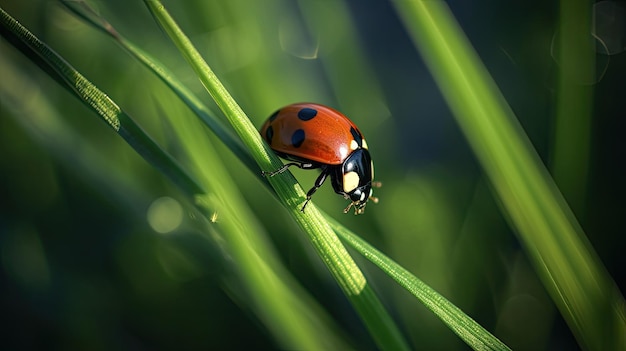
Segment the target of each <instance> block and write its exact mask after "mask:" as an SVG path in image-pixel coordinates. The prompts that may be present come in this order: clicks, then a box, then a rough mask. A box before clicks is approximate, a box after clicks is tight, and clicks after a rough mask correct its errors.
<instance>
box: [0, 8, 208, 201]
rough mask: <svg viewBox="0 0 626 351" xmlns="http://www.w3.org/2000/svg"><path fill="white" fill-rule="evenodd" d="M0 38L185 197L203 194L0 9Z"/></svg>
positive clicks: (170, 160) (89, 86)
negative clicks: (186, 194) (59, 85)
mask: <svg viewBox="0 0 626 351" xmlns="http://www.w3.org/2000/svg"><path fill="white" fill-rule="evenodd" d="M0 35H2V36H3V37H5V38H6V39H7V40H8V41H9V42H11V43H13V45H15V47H17V48H18V49H19V50H20V51H22V53H24V55H26V56H27V57H28V58H30V59H31V60H32V61H33V62H35V63H36V64H37V65H39V67H41V68H42V69H43V70H44V71H46V72H48V73H49V74H50V75H51V76H52V77H53V78H54V79H55V80H56V81H58V82H59V83H60V84H61V85H62V86H63V87H64V88H66V89H68V90H69V91H70V92H72V93H73V94H74V95H76V96H77V97H78V98H79V99H80V100H82V101H83V102H84V103H85V104H86V105H87V106H89V108H91V109H92V110H93V111H94V112H96V114H97V115H98V116H99V117H100V118H101V119H102V120H103V121H104V122H105V123H106V124H107V125H108V126H109V127H111V128H113V130H115V132H117V133H118V134H119V135H120V136H121V137H122V138H124V140H126V142H128V144H129V145H130V146H131V147H132V148H133V149H135V151H137V153H139V154H140V155H141V156H142V157H143V158H144V159H146V161H148V162H149V163H150V164H151V165H153V166H154V167H155V168H157V169H159V170H160V171H161V172H163V173H164V174H165V175H166V176H167V177H168V178H170V179H171V180H172V181H173V182H174V183H175V184H176V185H178V186H179V187H180V188H181V189H183V190H184V191H185V192H187V193H188V194H198V193H201V192H202V190H201V189H200V187H199V186H198V184H197V182H196V181H195V180H193V179H192V178H190V177H189V176H188V175H187V173H185V171H184V170H183V169H182V168H181V167H180V166H179V165H178V163H177V162H176V161H175V160H174V159H173V158H171V157H170V156H169V155H168V154H166V153H165V152H164V151H163V150H162V149H161V148H160V147H159V146H158V145H157V144H156V143H155V142H154V140H152V139H151V138H150V137H149V136H148V135H147V134H146V133H145V132H144V131H143V130H142V129H141V127H139V126H138V125H137V124H136V123H135V122H134V121H133V120H132V119H131V118H130V116H128V115H127V114H126V113H125V112H124V111H122V109H121V108H120V107H119V106H117V104H115V102H113V100H111V99H110V98H109V97H108V96H107V95H106V94H105V93H103V92H102V91H101V90H99V89H98V88H97V87H96V86H94V85H93V84H92V83H91V82H90V81H89V80H87V79H86V78H85V77H84V76H83V75H82V74H80V73H79V72H78V71H76V70H75V69H74V68H73V67H72V66H70V64H69V63H67V62H66V61H65V60H63V59H62V58H61V57H60V56H59V55H58V54H57V53H55V52H54V51H53V50H52V49H50V48H49V47H48V46H47V45H46V44H44V43H43V42H42V41H40V40H39V39H38V38H37V37H35V36H34V35H33V34H32V33H30V32H29V31H28V30H27V29H26V28H24V27H23V26H22V25H21V24H19V23H18V22H17V21H16V20H15V19H14V18H12V17H11V16H9V14H8V13H6V12H5V11H4V10H3V9H1V8H0Z"/></svg>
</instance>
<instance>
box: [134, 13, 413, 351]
mask: <svg viewBox="0 0 626 351" xmlns="http://www.w3.org/2000/svg"><path fill="white" fill-rule="evenodd" d="M145 3H146V5H147V6H148V8H149V9H150V11H151V12H152V14H153V15H154V16H155V18H156V19H157V21H158V22H159V23H160V24H161V26H162V27H163V28H164V29H165V31H166V32H167V33H168V35H169V36H170V38H171V39H172V41H173V42H174V43H175V44H176V46H177V47H178V49H179V50H180V51H181V53H182V54H183V56H185V58H186V59H187V60H188V61H189V63H190V64H191V66H192V67H193V69H194V70H195V72H196V74H197V75H198V76H199V78H200V81H201V82H202V84H204V86H205V87H206V89H207V91H208V92H209V94H210V95H211V96H212V97H213V99H214V100H215V101H216V103H217V105H218V106H219V107H220V108H221V109H222V111H223V112H224V114H225V115H226V117H227V118H228V120H229V121H230V123H231V124H232V125H233V127H234V129H235V130H236V131H237V133H238V134H239V136H240V137H241V139H242V140H243V142H244V144H246V146H247V147H248V149H249V150H250V151H251V153H252V156H253V158H254V159H255V160H256V162H257V163H258V164H259V165H261V168H262V169H263V170H266V171H271V170H274V169H277V168H278V167H280V165H281V162H280V160H279V159H278V157H277V156H275V155H274V153H273V152H272V151H271V150H270V149H269V147H268V146H267V145H265V143H264V142H263V141H262V139H261V137H260V135H259V133H258V131H257V130H256V128H255V127H254V126H253V125H252V123H251V122H250V120H249V119H248V118H247V116H246V115H245V113H244V112H243V111H242V110H241V108H240V107H239V105H238V104H237V103H236V102H235V100H234V99H233V98H232V97H231V95H230V94H229V93H228V91H227V90H226V89H225V88H224V86H223V85H222V84H221V82H220V81H219V79H218V78H217V76H216V75H215V73H213V71H212V70H211V69H210V68H209V66H208V65H207V64H206V62H205V61H204V59H203V58H202V57H201V55H200V54H199V53H198V52H197V50H196V49H195V48H194V46H193V45H192V43H191V42H190V41H189V39H188V38H187V37H186V36H185V35H184V33H183V32H182V31H181V29H180V28H179V27H178V25H177V24H176V23H175V21H174V20H173V19H172V18H171V17H170V16H169V14H168V13H167V11H166V10H165V8H164V6H163V5H162V4H161V3H160V2H158V1H145ZM270 183H271V184H272V186H273V187H274V188H275V189H276V192H277V194H278V196H279V198H280V199H281V201H282V202H283V203H284V204H285V205H286V206H287V207H288V208H289V209H290V213H291V214H292V216H293V217H294V219H295V220H296V222H297V223H298V224H299V225H300V226H301V227H302V228H303V230H304V231H305V232H306V233H308V234H309V236H310V239H311V241H312V243H313V245H314V247H315V248H316V249H317V251H318V254H319V255H320V256H321V257H322V260H323V261H324V263H326V265H327V267H328V268H329V270H330V271H331V273H332V275H333V276H334V278H335V279H336V280H337V282H338V283H339V285H340V287H341V288H342V290H343V291H344V293H345V294H346V296H347V297H348V298H349V299H350V300H351V302H352V303H353V306H355V308H356V310H357V312H358V313H359V314H360V316H361V318H362V319H363V321H364V322H365V324H366V325H367V327H368V329H369V331H370V333H371V335H372V337H373V338H374V339H375V340H376V342H377V344H378V346H379V347H380V348H382V349H408V347H407V345H406V342H405V341H404V339H403V338H402V336H401V333H400V332H399V330H398V329H397V327H396V326H395V323H394V322H393V320H392V319H391V317H390V316H389V315H388V314H387V312H386V311H385V310H384V308H383V307H382V304H381V303H380V301H379V300H378V299H377V298H376V297H375V296H374V294H373V293H372V292H371V288H370V287H369V286H368V285H367V282H366V280H365V277H364V276H363V273H361V271H360V270H359V268H358V267H357V265H356V264H355V262H354V261H353V259H352V258H351V257H350V255H349V254H348V252H347V251H346V249H345V247H344V246H343V245H342V244H341V242H340V241H339V239H338V238H337V236H336V234H335V233H334V232H333V231H332V229H331V228H330V226H329V225H328V223H327V222H326V221H325V220H324V218H323V217H322V216H321V214H320V213H319V212H318V211H317V208H316V207H315V206H310V207H307V211H306V213H302V212H300V204H301V203H302V202H303V197H304V192H303V191H302V188H300V186H299V185H297V182H296V181H295V178H293V176H292V175H290V174H286V175H284V176H283V175H281V176H277V177H273V178H271V179H270Z"/></svg>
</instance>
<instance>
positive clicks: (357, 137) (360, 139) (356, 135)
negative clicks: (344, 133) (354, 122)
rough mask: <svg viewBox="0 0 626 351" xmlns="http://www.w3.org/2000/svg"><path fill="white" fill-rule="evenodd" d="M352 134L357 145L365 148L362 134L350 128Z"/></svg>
mask: <svg viewBox="0 0 626 351" xmlns="http://www.w3.org/2000/svg"><path fill="white" fill-rule="evenodd" d="M350 134H352V137H353V138H354V141H356V144H357V145H359V147H363V137H362V136H361V133H359V131H358V130H356V129H354V128H353V127H350Z"/></svg>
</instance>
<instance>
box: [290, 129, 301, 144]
mask: <svg viewBox="0 0 626 351" xmlns="http://www.w3.org/2000/svg"><path fill="white" fill-rule="evenodd" d="M303 142H304V130H302V129H298V130H296V131H295V132H293V134H292V135H291V144H292V145H293V147H300V146H301V145H302V143H303Z"/></svg>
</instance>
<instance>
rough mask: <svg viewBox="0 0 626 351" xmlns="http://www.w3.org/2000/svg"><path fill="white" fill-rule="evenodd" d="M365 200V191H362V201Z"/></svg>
mask: <svg viewBox="0 0 626 351" xmlns="http://www.w3.org/2000/svg"><path fill="white" fill-rule="evenodd" d="M363 200H365V193H361V202H363Z"/></svg>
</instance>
